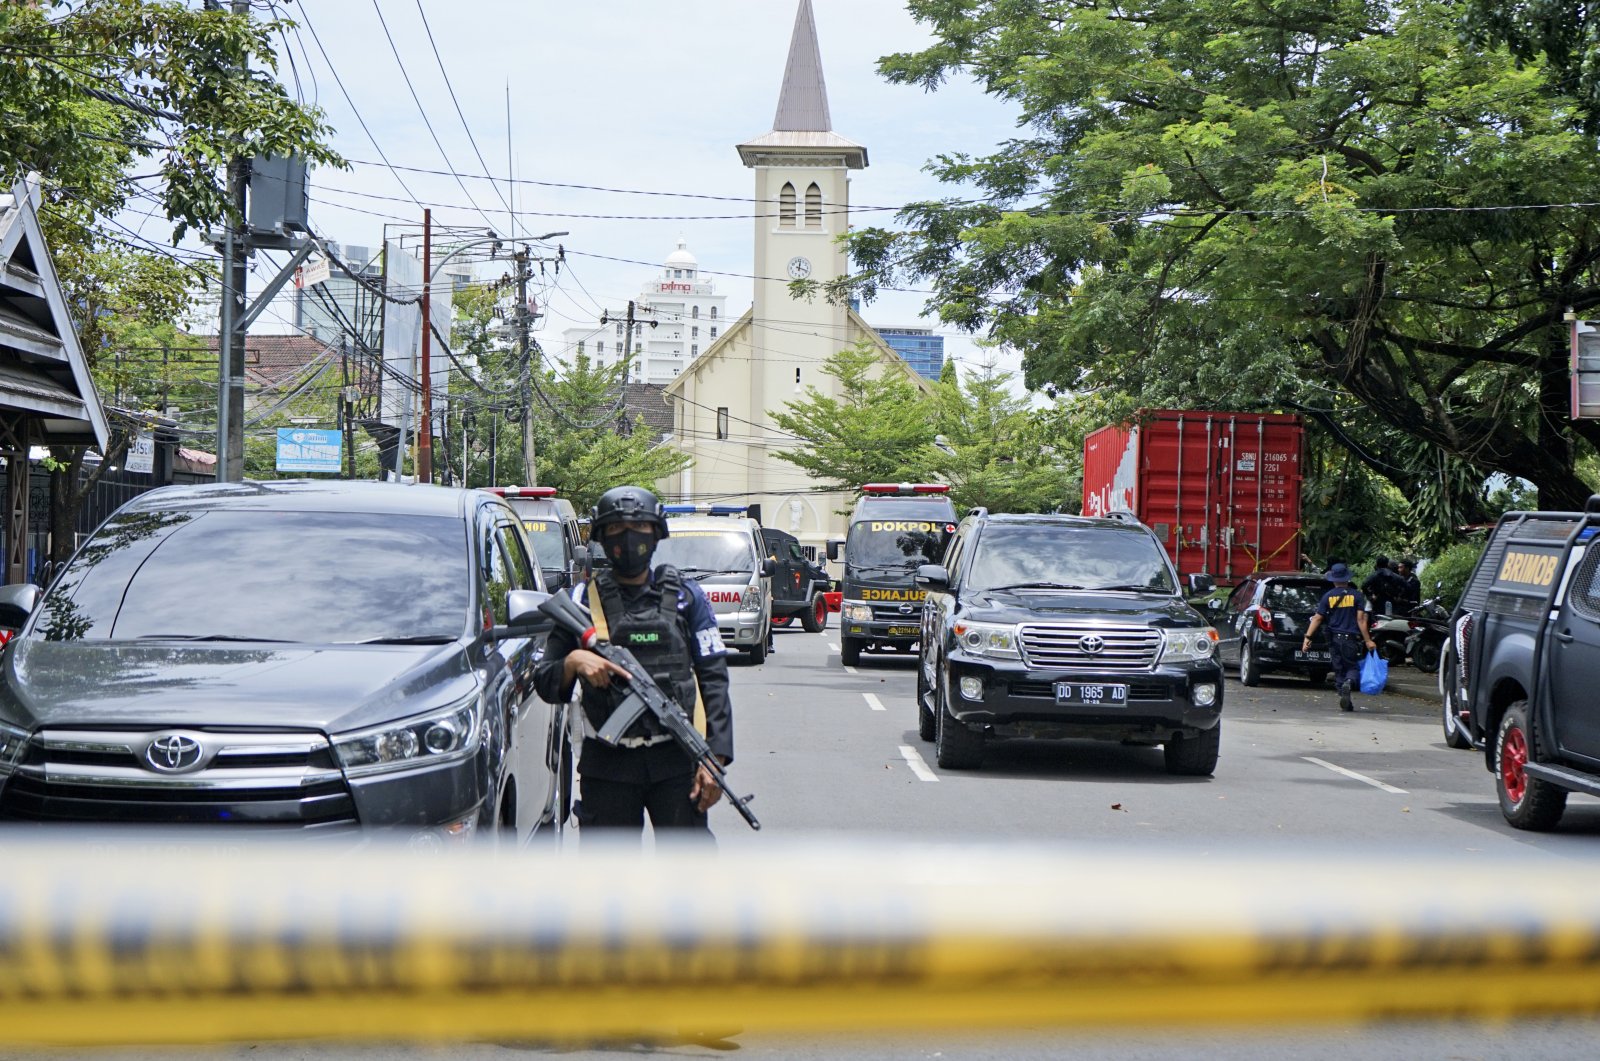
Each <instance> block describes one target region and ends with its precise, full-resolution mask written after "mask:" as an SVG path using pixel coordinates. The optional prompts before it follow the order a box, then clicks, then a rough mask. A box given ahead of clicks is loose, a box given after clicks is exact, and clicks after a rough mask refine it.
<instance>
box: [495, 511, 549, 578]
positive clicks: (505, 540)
mask: <svg viewBox="0 0 1600 1061" xmlns="http://www.w3.org/2000/svg"><path fill="white" fill-rule="evenodd" d="M495 537H496V538H498V539H499V541H500V548H501V550H502V551H504V553H505V556H506V564H507V565H508V566H509V567H510V570H511V588H512V589H538V588H539V584H538V583H537V582H536V581H535V580H534V574H533V565H532V564H531V563H529V561H528V554H527V553H525V552H523V550H522V542H521V541H519V540H518V538H517V528H516V526H515V524H511V523H497V524H495Z"/></svg>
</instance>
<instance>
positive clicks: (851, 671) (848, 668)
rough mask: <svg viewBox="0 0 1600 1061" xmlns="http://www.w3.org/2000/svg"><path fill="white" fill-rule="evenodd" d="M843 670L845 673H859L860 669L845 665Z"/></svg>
mask: <svg viewBox="0 0 1600 1061" xmlns="http://www.w3.org/2000/svg"><path fill="white" fill-rule="evenodd" d="M844 672H845V673H846V674H860V673H861V672H860V671H858V670H856V669H855V668H854V667H846V668H845V669H844Z"/></svg>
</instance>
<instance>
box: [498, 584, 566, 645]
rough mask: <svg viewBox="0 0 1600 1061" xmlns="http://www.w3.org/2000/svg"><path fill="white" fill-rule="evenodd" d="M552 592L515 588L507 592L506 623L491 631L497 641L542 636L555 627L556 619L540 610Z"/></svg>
mask: <svg viewBox="0 0 1600 1061" xmlns="http://www.w3.org/2000/svg"><path fill="white" fill-rule="evenodd" d="M549 599H550V594H548V593H540V592H539V591H538V590H536V589H514V590H512V591H511V592H510V593H508V594H506V616H507V619H506V625H504V626H497V627H495V628H494V630H493V631H491V633H490V637H492V638H493V639H494V640H496V641H504V640H505V639H506V638H508V637H542V636H543V635H545V634H548V633H549V632H550V631H551V630H554V629H555V621H554V620H553V619H551V618H550V617H549V616H548V615H546V614H544V613H543V612H541V611H540V610H539V605H541V604H543V603H544V602H545V601H547V600H549Z"/></svg>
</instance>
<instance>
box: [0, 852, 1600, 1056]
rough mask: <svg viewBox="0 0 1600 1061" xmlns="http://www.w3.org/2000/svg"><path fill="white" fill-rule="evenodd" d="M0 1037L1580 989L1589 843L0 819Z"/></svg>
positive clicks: (1359, 999)
mask: <svg viewBox="0 0 1600 1061" xmlns="http://www.w3.org/2000/svg"><path fill="white" fill-rule="evenodd" d="M0 867H3V869H0V1042H3V1043H43V1044H60V1045H95V1044H111V1043H202V1042H219V1041H229V1040H268V1039H295V1038H316V1039H341V1038H343V1039H356V1038H368V1039H384V1040H396V1039H440V1040H449V1039H456V1040H460V1039H473V1038H484V1037H522V1038H546V1039H559V1040H566V1039H592V1038H597V1037H600V1038H608V1037H616V1036H655V1037H662V1036H676V1035H685V1034H688V1035H702V1034H719V1033H721V1032H731V1031H735V1030H744V1031H747V1032H824V1031H849V1030H862V1031H872V1032H879V1031H895V1030H905V1029H913V1030H922V1031H933V1030H945V1029H967V1030H978V1029H1019V1030H1020V1029H1037V1028H1039V1027H1041V1026H1050V1025H1056V1026H1060V1025H1093V1026H1103V1027H1112V1026H1139V1027H1148V1026H1150V1025H1151V1024H1152V1023H1159V1024H1160V1025H1161V1026H1162V1027H1167V1028H1171V1027H1177V1026H1182V1025H1187V1024H1219V1023H1220V1024H1235V1023H1247V1024H1263V1023H1284V1022H1329V1021H1361V1020H1372V1019H1379V1018H1389V1017H1426V1016H1451V1017H1454V1016H1461V1015H1472V1016H1479V1017H1501V1016H1510V1015H1517V1014H1531V1013H1543V1014H1594V1013H1596V1012H1597V1011H1600V890H1597V889H1596V888H1595V887H1594V884H1593V882H1594V880H1595V872H1594V871H1595V869H1596V868H1597V867H1596V866H1591V865H1588V864H1587V863H1585V862H1582V861H1578V862H1562V863H1561V864H1554V865H1553V864H1551V863H1549V862H1541V863H1540V864H1539V865H1538V866H1537V867H1531V866H1530V867H1524V868H1523V869H1522V870H1520V871H1518V872H1507V867H1504V866H1485V865H1484V864H1482V863H1480V862H1473V861H1469V860H1463V859H1444V860H1439V859H1429V860H1425V861H1419V860H1418V859H1417V858H1416V857H1414V856H1407V855H1404V854H1401V853H1396V854H1394V855H1392V856H1390V857H1387V858H1364V859H1362V860H1360V861H1359V862H1356V861H1354V860H1352V859H1350V858H1338V859H1334V858H1328V859H1310V860H1307V859H1303V858H1302V859H1295V860H1293V861H1285V859H1284V858H1283V856H1277V857H1265V856H1261V855H1250V854H1246V855H1239V856H1226V857H1225V856H1224V855H1223V854H1222V853H1220V852H1218V851H1217V850H1215V849H1214V848H1213V849H1210V850H1209V851H1208V852H1206V853H1185V852H1181V851H1180V852H1175V853H1173V854H1171V855H1168V856H1153V855H1148V854H1137V853H1132V852H1130V851H1128V850H1126V849H1119V848H1093V847H1091V848H1076V849H1067V850H1065V851H1061V852H1059V853H1048V854H1046V853H1040V852H1038V851H1036V850H1029V849H1015V848H1005V847H960V848H936V847H910V848H902V849H894V848H885V847H882V846H879V847H876V848H872V849H867V848H854V849H851V848H846V849H842V850H841V849H840V847H839V846H837V845H835V846H831V847H797V848H784V849H780V850H776V851H772V852H770V853H769V852H767V851H765V850H762V851H761V852H760V853H750V854H744V853H723V854H721V855H716V854H712V853H710V852H704V853H692V852H668V853H657V854H655V855H649V856H647V855H640V854H638V853H624V852H614V851H594V850H590V851H586V852H584V853H581V854H576V855H560V856H547V857H534V856H522V855H517V856H510V855H504V854H501V855H490V854H483V853H475V852H464V853H457V854H451V855H446V856H442V857H441V856H438V855H434V856H422V855H419V854H416V853H412V852H408V851H405V850H394V849H388V848H383V847H377V846H373V845H370V844H369V845H363V846H361V847H358V848H355V849H352V850H339V849H325V848H321V847H313V848H311V849H307V848H306V847H304V846H303V845H302V846H300V847H295V848H282V847H277V846H272V847H257V846H255V845H248V846H246V845H241V844H237V843H235V842H232V841H229V842H226V843H222V844H217V845H208V844H204V843H197V844H188V843H182V842H178V843H163V844H159V845H153V846H149V845H140V844H126V843H122V842H113V843H99V842H90V841H85V840H67V841H48V842H47V841H43V840H41V841H39V842H16V841H0Z"/></svg>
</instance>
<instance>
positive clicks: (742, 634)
mask: <svg viewBox="0 0 1600 1061" xmlns="http://www.w3.org/2000/svg"><path fill="white" fill-rule="evenodd" d="M663 507H664V508H665V510H666V514H667V526H668V528H669V529H670V531H671V536H670V537H668V538H666V539H665V540H663V541H662V542H661V543H660V544H658V545H657V546H656V555H655V562H656V563H658V564H671V565H672V566H673V567H675V568H677V569H678V570H679V571H681V572H682V573H683V577H685V578H692V579H694V580H695V581H697V582H699V583H700V588H701V589H703V590H705V593H706V597H707V598H709V599H710V601H711V607H712V608H713V609H714V610H715V611H716V613H717V629H718V631H719V632H720V633H721V634H722V640H723V642H724V643H726V644H727V645H728V646H729V647H730V648H737V649H739V650H740V651H741V652H745V653H747V654H749V656H750V661H751V662H752V663H763V662H765V661H766V658H767V645H768V643H769V638H771V636H772V572H773V568H774V564H773V562H772V561H771V560H770V559H768V558H767V553H766V547H765V546H764V545H763V544H762V539H761V524H760V522H758V521H757V520H755V519H752V518H750V517H749V516H748V515H747V514H746V513H747V512H748V511H749V510H748V509H747V508H745V507H744V506H743V505H666V506H663Z"/></svg>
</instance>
